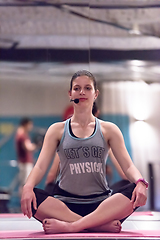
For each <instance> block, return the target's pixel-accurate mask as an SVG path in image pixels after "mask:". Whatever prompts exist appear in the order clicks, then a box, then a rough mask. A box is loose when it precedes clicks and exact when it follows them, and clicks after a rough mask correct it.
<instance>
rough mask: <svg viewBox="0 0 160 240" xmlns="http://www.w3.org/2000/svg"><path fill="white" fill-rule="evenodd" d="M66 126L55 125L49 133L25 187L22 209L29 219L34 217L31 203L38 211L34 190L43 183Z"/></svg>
mask: <svg viewBox="0 0 160 240" xmlns="http://www.w3.org/2000/svg"><path fill="white" fill-rule="evenodd" d="M63 129H64V124H63V123H56V124H53V125H52V126H51V127H50V128H49V129H48V131H47V133H46V135H45V138H44V142H43V146H42V150H41V152H40V155H39V157H38V160H37V162H36V164H35V166H34V168H33V170H32V171H31V173H30V175H29V177H28V179H27V182H26V184H25V186H24V187H23V192H22V198H21V208H22V212H23V213H24V215H27V216H28V217H29V218H30V217H31V216H32V211H31V202H33V206H34V208H35V209H36V208H37V205H36V197H35V194H34V192H33V188H34V187H35V186H36V185H37V184H38V183H39V182H40V181H41V179H42V178H43V176H44V174H45V172H46V170H47V168H48V166H49V164H50V162H51V160H52V158H53V156H54V154H55V150H56V148H57V146H58V144H59V142H60V139H61V137H62V134H63Z"/></svg>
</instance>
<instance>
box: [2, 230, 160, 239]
mask: <svg viewBox="0 0 160 240" xmlns="http://www.w3.org/2000/svg"><path fill="white" fill-rule="evenodd" d="M122 237H124V238H126V239H127V238H129V239H132V238H135V237H136V238H137V237H142V238H148V237H150V238H157V237H160V230H135V231H133V230H127V231H122V232H121V233H68V234H67V233H64V234H45V233H44V232H43V231H41V232H40V231H1V232H0V239H9V238H12V239H16V238H28V239H32V238H41V239H46V238H48V239H81V238H83V239H100V238H122Z"/></svg>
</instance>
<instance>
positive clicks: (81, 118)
mask: <svg viewBox="0 0 160 240" xmlns="http://www.w3.org/2000/svg"><path fill="white" fill-rule="evenodd" d="M71 119H72V122H76V123H78V124H80V125H81V126H82V127H85V126H87V125H88V124H89V123H91V122H95V117H94V116H93V114H92V111H91V110H90V109H86V110H85V109H83V110H82V111H79V110H77V109H75V110H74V114H73V116H72V118H71Z"/></svg>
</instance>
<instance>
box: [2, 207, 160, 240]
mask: <svg viewBox="0 0 160 240" xmlns="http://www.w3.org/2000/svg"><path fill="white" fill-rule="evenodd" d="M33 238H34V239H63V240H65V239H82V238H83V239H125V240H127V239H132V240H133V239H139V240H141V239H145V240H149V239H160V212H151V211H148V212H135V213H133V214H132V215H131V216H130V217H129V218H128V219H127V220H126V221H125V222H124V223H123V224H122V232H121V233H120V234H113V233H110V234H108V233H99V234H98V233H77V234H52V235H45V234H44V232H43V229H42V224H41V223H40V222H38V221H36V220H35V219H34V218H31V219H28V218H27V217H25V216H23V215H22V214H0V239H12V240H13V239H33Z"/></svg>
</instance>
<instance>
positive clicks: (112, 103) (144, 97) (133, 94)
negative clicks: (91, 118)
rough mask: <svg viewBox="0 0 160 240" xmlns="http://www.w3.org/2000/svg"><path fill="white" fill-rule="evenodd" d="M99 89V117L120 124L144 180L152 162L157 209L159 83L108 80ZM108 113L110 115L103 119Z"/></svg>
mask: <svg viewBox="0 0 160 240" xmlns="http://www.w3.org/2000/svg"><path fill="white" fill-rule="evenodd" d="M102 89H103V97H102V117H103V118H104V119H107V120H111V121H113V122H115V123H116V124H117V125H118V126H119V127H120V129H121V130H122V133H123V135H124V139H125V143H126V147H127V149H128V151H129V153H130V156H131V157H132V159H133V161H134V163H135V165H136V166H137V168H138V169H139V170H140V172H141V173H142V175H143V176H144V178H146V179H147V180H148V181H150V179H149V172H148V164H149V163H153V168H154V172H155V176H154V180H155V183H156V185H155V207H156V208H157V209H159V208H160V203H159V199H160V186H159V184H158V182H159V181H160V177H159V175H158V174H157V173H158V171H159V170H158V169H159V167H160V164H159V156H160V148H159V143H160V134H159V132H160V112H159V111H158V109H159V107H158V106H159V102H160V85H159V84H155V83H154V84H146V83H144V82H143V81H139V82H118V83H115V82H110V83H103V85H102ZM108 115H111V116H112V118H110V119H109V118H107V116H108ZM158 166H159V167H158ZM148 206H149V200H148ZM148 206H146V207H148Z"/></svg>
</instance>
